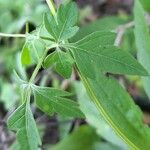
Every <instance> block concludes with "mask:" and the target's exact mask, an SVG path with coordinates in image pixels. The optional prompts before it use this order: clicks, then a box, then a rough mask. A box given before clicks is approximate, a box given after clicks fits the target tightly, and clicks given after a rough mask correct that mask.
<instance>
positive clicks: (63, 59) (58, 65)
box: [44, 49, 73, 78]
mask: <svg viewBox="0 0 150 150" xmlns="http://www.w3.org/2000/svg"><path fill="white" fill-rule="evenodd" d="M52 64H53V65H54V64H55V70H56V71H57V72H58V73H59V74H60V75H62V76H63V77H64V78H69V77H70V76H71V73H72V65H73V58H71V56H70V54H69V53H66V52H63V51H61V50H60V49H57V50H56V51H55V52H53V53H51V54H50V55H48V56H47V57H46V59H45V61H44V66H45V67H46V68H48V67H50V66H51V65H52Z"/></svg>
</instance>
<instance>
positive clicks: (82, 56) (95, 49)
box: [66, 32, 148, 78]
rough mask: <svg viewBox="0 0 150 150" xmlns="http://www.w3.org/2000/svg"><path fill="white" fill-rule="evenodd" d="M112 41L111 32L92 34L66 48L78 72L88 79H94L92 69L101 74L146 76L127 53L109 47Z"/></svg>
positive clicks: (145, 72)
mask: <svg viewBox="0 0 150 150" xmlns="http://www.w3.org/2000/svg"><path fill="white" fill-rule="evenodd" d="M113 41H114V34H113V33H111V32H94V33H92V34H90V35H88V36H87V37H85V38H83V39H82V40H80V41H78V42H76V43H73V44H70V45H67V46H66V47H68V48H69V49H71V51H72V53H73V56H74V59H75V61H76V64H77V66H78V68H79V69H80V71H81V72H82V73H84V75H86V76H88V77H90V78H94V73H93V72H94V70H93V69H94V67H97V68H99V69H100V70H101V71H103V72H111V73H117V74H129V75H148V73H147V71H146V70H145V69H144V68H143V67H142V66H141V65H140V64H139V63H138V62H137V61H136V60H135V59H134V58H133V57H132V56H131V55H130V54H129V53H128V52H126V51H123V50H121V49H119V48H117V47H115V46H110V45H112V43H113ZM92 70H93V71H92Z"/></svg>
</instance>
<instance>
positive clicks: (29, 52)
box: [21, 34, 45, 65]
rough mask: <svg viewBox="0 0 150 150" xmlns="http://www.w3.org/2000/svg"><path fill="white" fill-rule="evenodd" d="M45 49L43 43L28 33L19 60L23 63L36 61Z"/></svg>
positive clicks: (28, 63)
mask: <svg viewBox="0 0 150 150" xmlns="http://www.w3.org/2000/svg"><path fill="white" fill-rule="evenodd" d="M44 51H45V43H44V42H43V41H42V40H41V39H37V37H36V36H35V35H34V34H33V35H32V34H28V37H27V40H26V43H25V45H24V46H23V49H22V53H21V62H22V64H23V65H30V64H33V63H36V64H37V63H38V61H39V60H40V58H41V57H42V56H43V53H44Z"/></svg>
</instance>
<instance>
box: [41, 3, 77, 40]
mask: <svg viewBox="0 0 150 150" xmlns="http://www.w3.org/2000/svg"><path fill="white" fill-rule="evenodd" d="M77 16H78V11H77V6H76V4H75V3H68V4H66V5H63V4H61V5H60V7H59V9H58V12H57V18H56V19H55V18H54V16H52V14H51V13H49V14H48V13H47V14H46V15H45V16H44V24H45V27H46V29H47V31H48V32H49V33H50V35H51V36H53V38H54V39H55V41H57V42H58V41H62V40H66V39H69V38H71V37H72V36H74V35H75V34H76V32H77V31H78V27H76V26H74V25H75V24H76V22H77Z"/></svg>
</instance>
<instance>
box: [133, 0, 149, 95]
mask: <svg viewBox="0 0 150 150" xmlns="http://www.w3.org/2000/svg"><path fill="white" fill-rule="evenodd" d="M134 20H135V30H134V33H135V40H136V46H137V49H138V54H137V56H138V60H139V62H140V63H141V64H142V65H143V66H144V67H145V68H146V69H147V71H148V72H149V73H150V35H149V28H148V25H147V23H146V21H145V18H144V10H143V8H142V6H141V4H140V2H139V0H136V1H135V6H134ZM142 82H143V85H144V89H145V91H146V93H147V95H148V96H149V98H150V77H142Z"/></svg>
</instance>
